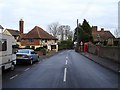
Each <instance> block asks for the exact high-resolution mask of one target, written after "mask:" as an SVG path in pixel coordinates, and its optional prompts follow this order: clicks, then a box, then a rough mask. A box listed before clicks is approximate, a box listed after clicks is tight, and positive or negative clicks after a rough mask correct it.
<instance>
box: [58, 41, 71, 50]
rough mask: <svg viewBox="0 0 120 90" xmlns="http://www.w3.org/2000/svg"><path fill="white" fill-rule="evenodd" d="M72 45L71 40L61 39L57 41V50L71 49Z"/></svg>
mask: <svg viewBox="0 0 120 90" xmlns="http://www.w3.org/2000/svg"><path fill="white" fill-rule="evenodd" d="M72 45H73V42H72V41H61V42H60V43H58V47H59V50H63V49H72Z"/></svg>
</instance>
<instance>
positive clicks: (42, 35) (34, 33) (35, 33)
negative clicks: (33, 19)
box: [23, 26, 57, 40]
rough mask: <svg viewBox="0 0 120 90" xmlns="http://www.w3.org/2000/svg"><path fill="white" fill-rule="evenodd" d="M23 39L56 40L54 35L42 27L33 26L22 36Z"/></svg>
mask: <svg viewBox="0 0 120 90" xmlns="http://www.w3.org/2000/svg"><path fill="white" fill-rule="evenodd" d="M23 38H24V39H25V38H26V39H28V38H34V39H51V40H52V39H53V40H57V39H56V38H55V37H53V36H52V35H50V34H49V33H47V32H46V31H44V30H43V29H42V28H40V27H38V26H35V27H34V28H33V29H32V30H31V31H30V32H28V33H27V34H26V36H24V37H23Z"/></svg>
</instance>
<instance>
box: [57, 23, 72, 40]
mask: <svg viewBox="0 0 120 90" xmlns="http://www.w3.org/2000/svg"><path fill="white" fill-rule="evenodd" d="M69 32H70V26H68V25H61V26H59V30H58V35H60V36H61V39H60V40H61V41H63V40H67V39H68V35H69Z"/></svg>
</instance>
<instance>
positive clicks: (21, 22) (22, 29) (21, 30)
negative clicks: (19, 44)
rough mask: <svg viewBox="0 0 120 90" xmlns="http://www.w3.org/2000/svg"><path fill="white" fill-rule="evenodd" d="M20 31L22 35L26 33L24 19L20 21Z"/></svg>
mask: <svg viewBox="0 0 120 90" xmlns="http://www.w3.org/2000/svg"><path fill="white" fill-rule="evenodd" d="M19 30H20V32H21V33H23V32H24V21H23V19H20V21H19Z"/></svg>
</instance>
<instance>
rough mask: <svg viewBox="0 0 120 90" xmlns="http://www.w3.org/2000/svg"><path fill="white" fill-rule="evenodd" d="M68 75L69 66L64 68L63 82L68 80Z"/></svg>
mask: <svg viewBox="0 0 120 90" xmlns="http://www.w3.org/2000/svg"><path fill="white" fill-rule="evenodd" d="M66 75H67V68H65V69H64V78H63V82H66Z"/></svg>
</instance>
